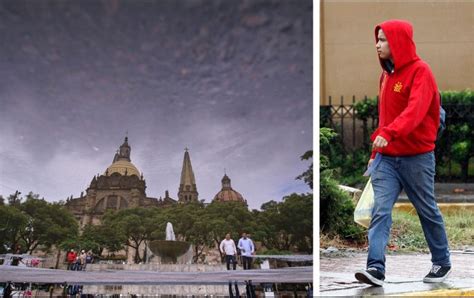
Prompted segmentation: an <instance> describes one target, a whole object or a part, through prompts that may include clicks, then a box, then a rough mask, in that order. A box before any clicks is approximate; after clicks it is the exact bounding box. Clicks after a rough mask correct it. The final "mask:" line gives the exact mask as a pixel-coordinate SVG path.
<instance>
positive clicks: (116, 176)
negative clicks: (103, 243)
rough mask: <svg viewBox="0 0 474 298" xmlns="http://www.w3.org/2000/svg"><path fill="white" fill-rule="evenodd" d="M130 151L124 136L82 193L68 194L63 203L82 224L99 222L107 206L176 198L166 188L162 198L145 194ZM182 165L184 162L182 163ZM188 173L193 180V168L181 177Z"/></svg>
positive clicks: (139, 204)
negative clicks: (109, 161) (102, 170)
mask: <svg viewBox="0 0 474 298" xmlns="http://www.w3.org/2000/svg"><path fill="white" fill-rule="evenodd" d="M131 151H132V149H131V147H130V145H129V144H128V137H125V141H124V143H123V144H122V145H121V146H120V148H119V150H118V151H117V153H116V154H115V156H114V159H113V161H112V164H111V165H110V166H109V167H108V168H107V169H106V170H105V172H104V173H103V174H102V175H97V176H94V177H93V178H92V181H91V183H90V185H89V187H88V188H87V190H86V194H85V196H84V195H83V193H81V196H80V197H79V198H69V199H67V200H66V207H67V208H68V209H69V210H70V211H71V212H72V213H73V215H74V216H75V217H76V219H77V220H78V221H79V223H80V226H81V227H83V226H84V225H87V224H98V223H100V220H101V218H102V216H103V215H104V214H105V212H106V211H107V210H109V209H113V210H120V209H126V208H134V207H151V206H154V207H165V206H167V205H169V204H175V203H176V200H174V199H173V198H171V197H170V196H169V193H168V191H166V192H165V197H164V198H163V199H157V198H153V197H148V196H147V194H146V191H145V190H146V181H145V179H144V178H143V174H141V173H140V172H139V170H138V169H137V167H136V166H135V165H134V164H133V163H132V161H131V159H130V153H131ZM186 157H187V158H186ZM186 160H187V162H189V167H190V166H191V161H190V159H189V153H188V152H186V153H185V161H186ZM184 167H185V165H184V164H183V168H184ZM189 174H191V175H193V180H192V181H194V174H193V173H192V168H191V172H190V173H188V172H187V173H186V174H185V175H184V179H187V175H189ZM182 179H183V175H182ZM186 181H187V180H186ZM194 183H195V182H194ZM195 187H196V186H195V184H194V188H195Z"/></svg>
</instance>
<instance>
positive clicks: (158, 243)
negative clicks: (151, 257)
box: [148, 240, 191, 264]
mask: <svg viewBox="0 0 474 298" xmlns="http://www.w3.org/2000/svg"><path fill="white" fill-rule="evenodd" d="M148 247H149V249H150V250H151V252H152V253H153V254H155V255H157V256H160V257H161V263H163V264H176V262H177V260H178V258H179V257H180V256H182V255H184V254H185V253H186V252H187V251H188V250H189V248H190V247H191V243H189V242H184V241H169V240H154V241H151V242H150V243H149V245H148Z"/></svg>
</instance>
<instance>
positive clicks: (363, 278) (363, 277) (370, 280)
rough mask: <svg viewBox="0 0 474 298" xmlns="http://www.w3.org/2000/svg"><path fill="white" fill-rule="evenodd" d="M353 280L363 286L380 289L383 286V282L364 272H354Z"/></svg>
mask: <svg viewBox="0 0 474 298" xmlns="http://www.w3.org/2000/svg"><path fill="white" fill-rule="evenodd" d="M355 278H356V279H357V280H358V281H360V282H362V283H365V284H369V285H373V286H378V287H381V286H383V280H380V279H377V278H375V277H373V276H372V275H370V273H367V271H365V270H359V271H356V273H355Z"/></svg>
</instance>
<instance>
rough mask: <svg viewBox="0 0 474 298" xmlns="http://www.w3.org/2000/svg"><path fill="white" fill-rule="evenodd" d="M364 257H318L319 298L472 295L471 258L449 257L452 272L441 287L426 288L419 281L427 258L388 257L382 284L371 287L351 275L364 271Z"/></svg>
mask: <svg viewBox="0 0 474 298" xmlns="http://www.w3.org/2000/svg"><path fill="white" fill-rule="evenodd" d="M366 258H367V254H366V253H362V252H350V253H342V254H341V253H339V254H337V255H336V256H334V257H333V256H331V254H329V255H327V254H322V256H321V259H320V274H321V280H320V282H321V287H320V294H321V296H355V297H361V296H370V295H396V296H399V295H409V296H411V295H415V294H416V295H417V296H422V295H423V294H426V295H428V296H445V295H454V296H461V295H463V294H464V295H466V294H469V295H474V266H473V265H472V264H473V263H474V255H473V254H464V253H452V257H451V261H452V264H453V271H452V273H451V274H450V276H449V277H448V279H447V280H446V281H445V282H444V283H439V284H426V283H423V277H424V276H425V275H426V274H427V273H428V272H429V270H430V268H431V261H430V255H429V254H398V253H397V254H390V255H387V261H386V265H387V268H386V275H385V276H386V283H385V285H384V286H383V287H371V286H369V285H366V284H361V283H359V282H358V281H357V280H356V279H355V278H354V272H355V271H356V270H359V269H364V268H365V263H366Z"/></svg>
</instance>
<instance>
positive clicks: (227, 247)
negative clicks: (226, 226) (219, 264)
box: [219, 233, 237, 270]
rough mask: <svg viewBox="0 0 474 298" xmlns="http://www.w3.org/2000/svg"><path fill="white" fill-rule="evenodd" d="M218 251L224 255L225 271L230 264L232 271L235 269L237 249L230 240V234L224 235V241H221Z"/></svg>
mask: <svg viewBox="0 0 474 298" xmlns="http://www.w3.org/2000/svg"><path fill="white" fill-rule="evenodd" d="M219 249H220V251H221V253H222V254H223V255H225V262H226V266H227V270H230V263H232V266H233V269H234V270H235V269H236V268H237V259H236V256H237V248H236V247H235V242H234V240H232V239H231V238H230V233H227V234H226V235H225V239H224V240H222V241H221V244H220V245H219Z"/></svg>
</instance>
